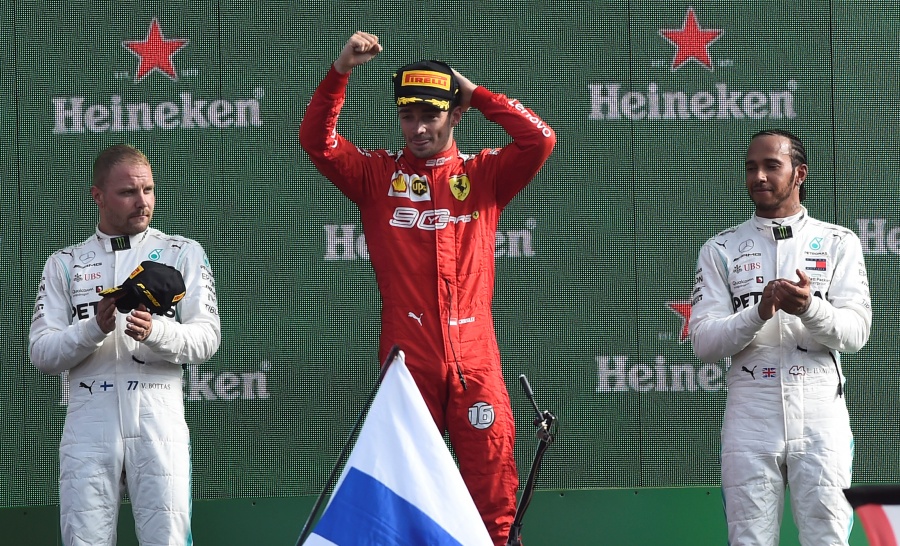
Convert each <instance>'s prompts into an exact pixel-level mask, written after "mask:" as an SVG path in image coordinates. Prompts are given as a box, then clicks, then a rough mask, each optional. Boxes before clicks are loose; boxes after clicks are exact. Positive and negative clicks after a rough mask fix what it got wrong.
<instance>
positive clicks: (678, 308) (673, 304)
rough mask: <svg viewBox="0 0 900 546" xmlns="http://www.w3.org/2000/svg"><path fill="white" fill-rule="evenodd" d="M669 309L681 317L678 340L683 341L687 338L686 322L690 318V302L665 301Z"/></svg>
mask: <svg viewBox="0 0 900 546" xmlns="http://www.w3.org/2000/svg"><path fill="white" fill-rule="evenodd" d="M666 305H668V306H669V309H670V310H671V311H672V312H673V313H675V314H676V315H678V316H680V317H681V336H680V337H679V339H678V341H679V342H680V343H684V340H686V339H687V338H688V322H690V320H691V302H689V301H670V302H666Z"/></svg>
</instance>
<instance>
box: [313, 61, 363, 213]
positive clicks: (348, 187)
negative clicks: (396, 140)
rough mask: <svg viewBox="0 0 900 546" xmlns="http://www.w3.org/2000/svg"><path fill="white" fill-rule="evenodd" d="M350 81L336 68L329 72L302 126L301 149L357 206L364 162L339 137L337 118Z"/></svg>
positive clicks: (354, 149) (317, 91)
mask: <svg viewBox="0 0 900 546" xmlns="http://www.w3.org/2000/svg"><path fill="white" fill-rule="evenodd" d="M349 80H350V73H349V72H348V73H346V74H341V73H339V72H338V71H336V70H335V69H334V66H333V65H332V66H331V68H330V69H329V70H328V74H326V75H325V78H324V79H323V80H322V81H321V82H320V83H319V86H318V87H317V88H316V90H315V92H314V93H313V95H312V98H310V100H309V104H308V105H307V107H306V114H305V115H304V116H303V121H302V122H301V123H300V146H301V147H302V148H303V149H304V150H305V151H306V153H307V155H309V159H310V160H311V161H312V163H313V165H315V166H316V168H317V169H318V170H319V172H320V173H322V174H323V175H324V176H325V177H326V178H328V180H330V181H331V182H332V183H333V184H334V185H335V186H337V187H338V189H340V190H341V192H343V193H344V195H346V196H347V197H349V198H350V199H351V200H353V201H355V202H356V201H358V198H359V197H360V196H361V195H360V192H361V190H362V188H361V186H360V185H359V183H358V182H359V181H360V180H362V178H363V169H364V162H363V160H362V155H361V153H360V151H359V150H358V149H357V147H356V146H355V145H354V144H353V143H352V142H350V141H349V140H347V139H345V138H344V137H342V136H341V135H339V134H338V133H337V120H338V114H340V112H341V107H343V106H344V93H345V90H346V88H347V82H348V81H349ZM353 181H356V182H357V183H352V182H353Z"/></svg>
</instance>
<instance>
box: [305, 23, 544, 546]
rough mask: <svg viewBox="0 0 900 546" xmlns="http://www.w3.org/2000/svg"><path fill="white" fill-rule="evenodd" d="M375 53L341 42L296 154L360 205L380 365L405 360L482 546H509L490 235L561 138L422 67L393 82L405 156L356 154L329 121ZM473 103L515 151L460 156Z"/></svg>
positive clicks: (505, 101) (439, 67) (495, 97)
mask: <svg viewBox="0 0 900 546" xmlns="http://www.w3.org/2000/svg"><path fill="white" fill-rule="evenodd" d="M381 49H382V48H381V46H380V45H379V44H378V38H377V37H376V36H374V35H372V34H368V33H365V32H357V33H356V34H354V35H353V36H352V37H351V38H350V39H349V40H348V41H347V44H346V45H345V46H344V49H343V50H342V51H341V54H340V55H339V56H338V59H337V60H335V62H334V64H333V65H332V67H331V68H330V70H329V71H328V74H327V75H326V76H325V78H324V79H323V80H322V82H321V83H320V84H319V86H318V88H317V89H316V91H315V93H314V94H313V96H312V98H311V100H310V102H309V105H308V107H307V110H306V114H305V116H304V118H303V121H302V123H301V126H300V144H301V145H302V147H303V149H304V150H305V151H306V153H307V154H308V155H309V157H310V159H311V160H312V162H313V164H315V166H316V168H318V170H319V171H320V172H321V173H322V174H323V175H324V176H326V177H327V178H328V179H329V180H330V181H331V182H332V183H333V184H334V185H335V186H337V187H338V189H340V190H341V192H343V193H344V195H346V196H347V197H348V198H349V199H351V200H352V201H353V202H354V203H356V204H357V206H358V207H359V210H360V214H361V217H362V223H363V230H364V232H365V235H366V242H367V244H368V251H369V257H370V260H371V262H372V267H373V268H374V271H375V277H376V280H377V283H378V287H379V290H380V292H381V296H382V311H381V320H382V326H381V342H380V348H379V354H380V357H381V359H384V358H385V357H386V355H387V353H388V351H389V349H390V347H391V346H392V345H394V344H397V345H399V347H400V348H401V349H402V350H403V351H404V352H405V353H406V363H407V365H408V367H409V369H410V372H411V373H412V375H413V377H414V378H415V380H416V383H417V385H418V387H419V389H420V391H421V392H422V396H423V397H424V399H425V402H426V404H427V405H428V408H429V410H430V411H431V415H432V417H433V418H434V420H435V423H436V424H437V426H438V428H439V429H440V430H441V431H444V430H446V431H448V432H449V436H450V442H451V444H452V445H453V449H454V451H455V453H456V456H457V459H458V461H459V467H460V472H461V474H462V476H463V479H464V480H465V482H466V484H467V486H468V489H469V491H470V493H471V494H472V497H473V500H474V501H475V505H476V506H477V508H478V511H479V512H480V514H481V516H482V518H483V519H484V522H485V525H486V527H487V529H488V532H489V533H490V535H491V538H492V539H493V541H494V543H495V544H497V545H504V544H506V540H507V536H508V534H509V528H510V525H511V524H512V521H513V518H514V516H515V510H516V490H517V488H518V482H519V480H518V475H517V472H516V463H515V459H514V456H513V443H514V439H515V422H514V420H513V416H512V410H511V407H510V402H509V394H508V393H507V390H506V385H505V383H504V380H503V374H502V371H501V368H500V353H499V348H498V345H497V339H496V336H495V334H494V323H493V318H492V315H491V299H492V296H493V288H494V245H495V236H496V230H497V224H498V221H499V218H500V213H501V211H502V210H503V208H504V207H505V206H506V205H507V204H508V203H509V202H510V200H512V198H513V197H514V196H515V195H516V194H517V193H518V192H519V191H520V190H521V189H522V188H524V187H525V186H526V185H527V184H528V183H529V182H530V181H531V179H532V178H533V177H534V176H535V175H536V174H537V172H538V171H539V170H540V168H541V166H542V165H543V164H544V162H545V161H546V160H547V158H548V157H549V155H550V153H551V151H552V149H553V146H554V144H555V142H556V135H555V133H554V131H553V129H551V128H550V127H548V126H547V125H546V124H545V123H544V122H543V121H542V120H541V119H540V118H539V117H537V116H536V115H535V114H534V113H533V112H531V111H530V110H528V109H527V108H525V107H524V106H522V105H521V104H520V103H519V102H518V101H516V100H515V99H509V98H507V97H505V96H504V95H501V94H495V93H492V92H490V91H488V90H487V89H485V88H484V87H478V86H476V85H475V84H473V83H472V82H470V81H469V80H468V79H466V78H465V77H464V76H462V75H460V74H459V73H458V72H456V71H455V70H453V69H451V68H450V67H449V66H447V65H446V64H444V63H440V62H436V61H424V62H421V63H414V64H411V65H407V66H406V67H404V68H402V69H400V70H399V71H398V73H397V74H395V76H394V86H395V97H396V99H397V104H398V117H399V120H400V127H401V130H402V132H403V134H404V140H405V141H406V146H405V147H404V149H403V150H402V151H400V152H397V153H393V152H388V151H386V150H363V149H360V148H358V147H357V146H355V145H354V144H353V143H351V142H350V141H348V140H346V139H344V138H343V137H341V136H340V135H339V134H338V133H337V130H336V126H337V120H338V114H339V113H340V110H341V107H342V105H343V103H344V95H345V88H346V85H347V82H348V80H349V78H350V71H351V70H352V68H353V67H355V66H359V65H361V64H363V63H365V62H367V61H368V60H370V59H371V58H373V57H374V56H375V55H377V54H378V53H379V52H380V51H381ZM423 82H425V83H426V84H427V85H423ZM469 106H471V107H474V108H476V109H478V110H479V111H481V113H482V114H483V115H484V116H485V118H487V119H488V120H490V121H492V122H494V123H497V124H498V125H500V126H501V127H503V129H504V130H505V131H506V132H507V133H508V134H509V135H510V137H512V139H513V142H512V143H510V144H508V145H506V146H504V147H503V148H500V149H487V150H482V151H481V152H480V153H478V154H474V155H469V154H464V153H461V152H460V151H459V150H458V149H457V146H456V143H455V141H454V139H453V127H455V126H456V124H457V123H459V119H460V117H461V115H462V112H463V111H465V110H466V109H468V107H469Z"/></svg>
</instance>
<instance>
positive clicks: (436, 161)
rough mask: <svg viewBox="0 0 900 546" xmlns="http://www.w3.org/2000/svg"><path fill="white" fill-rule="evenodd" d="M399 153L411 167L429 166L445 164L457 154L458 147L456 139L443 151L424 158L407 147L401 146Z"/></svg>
mask: <svg viewBox="0 0 900 546" xmlns="http://www.w3.org/2000/svg"><path fill="white" fill-rule="evenodd" d="M400 154H401V156H402V157H403V158H404V159H405V160H406V161H407V163H409V164H410V165H412V166H413V167H416V168H424V167H429V168H430V167H440V166H441V165H445V164H446V163H447V162H448V161H450V160H451V159H453V158H455V157H457V156H458V155H459V149H458V148H457V147H456V141H454V142H453V144H452V145H451V146H450V147H449V148H447V149H446V150H444V151H443V152H440V153H438V154H435V155H433V156H431V157H428V158H424V159H423V158H418V157H416V156H414V155H413V154H412V152H410V151H409V150H408V149H407V148H403V150H402V151H401V152H400Z"/></svg>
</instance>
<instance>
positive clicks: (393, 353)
mask: <svg viewBox="0 0 900 546" xmlns="http://www.w3.org/2000/svg"><path fill="white" fill-rule="evenodd" d="M399 353H400V347H398V346H397V345H394V346H393V347H391V350H390V351H389V352H388V355H387V358H385V359H384V362H383V363H382V364H381V373H379V374H378V382H377V383H376V384H375V387H374V388H373V389H372V392H371V393H369V398H368V400H366V403H365V405H364V406H363V409H362V411H361V412H360V414H359V417H358V418H357V419H356V423H355V424H354V425H353V429H352V430H351V431H350V435H349V436H348V437H347V441H346V442H345V443H344V448H343V449H342V450H341V453H340V455H338V460H337V462H335V463H334V467H332V469H331V474H329V475H328V479H327V480H326V481H325V487H323V488H322V492H321V493H319V498H317V499H316V504H315V505H314V506H313V509H312V511H311V512H310V514H309V517H308V518H306V523H305V524H304V525H303V530H302V531H300V537H299V538H297V546H301V545H302V544H303V543H304V542H306V539H307V538H309V533H310V532H311V531H312V524H313V523H314V522H315V520H316V516H317V515H318V512H319V508H321V506H322V502H323V501H324V500H325V494H326V493H327V492H328V490H329V489H331V488H332V487H333V486H334V482H335V480H336V479H337V476H338V472H339V471H340V469H342V468H343V467H344V463H346V462H347V457H348V456H349V454H350V443H351V442H352V441H353V438H354V436H356V434H357V433H358V432H359V427H360V426H362V422H363V419H364V418H365V416H366V414H367V413H368V412H369V407H371V405H372V401H373V400H374V399H375V394H376V393H377V392H378V387H380V386H381V382H382V381H383V380H384V376H385V374H386V373H387V370H388V368H389V367H390V366H391V363H393V362H394V359H396V358H397V355H398V354H399Z"/></svg>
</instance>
